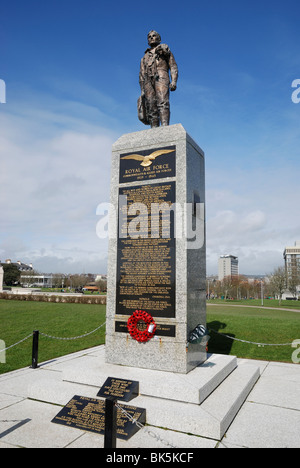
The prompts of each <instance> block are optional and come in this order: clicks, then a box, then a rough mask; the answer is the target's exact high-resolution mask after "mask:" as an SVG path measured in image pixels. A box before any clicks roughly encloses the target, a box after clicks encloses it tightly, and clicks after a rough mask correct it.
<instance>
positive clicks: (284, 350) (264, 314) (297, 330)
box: [207, 301, 300, 363]
mask: <svg viewBox="0 0 300 468" xmlns="http://www.w3.org/2000/svg"><path fill="white" fill-rule="evenodd" d="M246 302H247V301H243V302H242V303H241V304H244V305H246V304H245V303H246ZM271 302H272V304H273V303H274V302H275V301H271ZM292 302H293V301H292ZM210 303H213V301H210ZM249 303H250V305H255V304H254V303H253V301H249ZM233 304H234V305H237V302H236V301H232V305H233ZM266 306H268V307H270V305H269V304H266ZM293 308H295V307H293ZM207 324H208V328H210V329H213V330H215V331H217V332H219V333H222V334H226V335H229V336H231V337H233V338H238V339H242V340H246V341H251V342H256V343H273V344H279V343H292V342H293V341H294V340H296V339H300V311H299V312H289V311H287V310H284V309H279V308H278V309H275V310H270V309H264V308H262V307H257V308H252V307H247V308H246V307H229V301H228V302H227V303H226V304H224V307H222V306H220V305H218V306H213V305H209V306H208V307H207ZM210 336H211V339H210V341H209V347H208V350H209V352H211V353H220V354H231V355H234V356H237V357H242V358H250V359H261V360H267V361H284V362H290V363H292V360H291V356H292V353H293V351H295V349H293V348H292V347H291V346H264V347H261V346H257V345H253V344H248V343H241V342H239V341H233V340H231V339H228V338H226V337H223V336H220V335H218V334H216V333H213V332H211V333H210Z"/></svg>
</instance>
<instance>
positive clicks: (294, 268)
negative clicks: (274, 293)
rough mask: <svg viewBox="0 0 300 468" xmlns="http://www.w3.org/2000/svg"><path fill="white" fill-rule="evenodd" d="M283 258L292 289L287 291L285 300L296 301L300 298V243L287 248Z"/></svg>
mask: <svg viewBox="0 0 300 468" xmlns="http://www.w3.org/2000/svg"><path fill="white" fill-rule="evenodd" d="M283 258H284V261H285V271H286V278H287V285H288V288H289V289H290V291H289V290H287V291H286V293H285V294H284V296H283V299H291V298H293V299H296V298H298V297H299V296H300V241H296V242H295V245H294V246H293V247H286V248H285V250H284V252H283ZM291 286H292V287H291Z"/></svg>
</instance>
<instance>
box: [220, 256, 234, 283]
mask: <svg viewBox="0 0 300 468" xmlns="http://www.w3.org/2000/svg"><path fill="white" fill-rule="evenodd" d="M218 273H219V274H218V279H219V281H222V280H223V279H224V278H226V276H238V274H239V260H238V257H235V256H234V255H221V257H220V258H219V269H218Z"/></svg>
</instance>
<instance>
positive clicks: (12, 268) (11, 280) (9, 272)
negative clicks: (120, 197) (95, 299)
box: [2, 263, 21, 286]
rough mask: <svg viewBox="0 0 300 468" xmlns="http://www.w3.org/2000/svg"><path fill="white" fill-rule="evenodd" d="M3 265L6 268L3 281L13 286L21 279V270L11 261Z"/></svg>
mask: <svg viewBox="0 0 300 468" xmlns="http://www.w3.org/2000/svg"><path fill="white" fill-rule="evenodd" d="M2 266H3V270H4V278H3V282H4V284H6V286H13V285H14V284H16V283H18V282H19V281H20V276H21V272H20V271H19V269H18V267H17V266H16V265H12V264H10V263H9V264H5V265H2Z"/></svg>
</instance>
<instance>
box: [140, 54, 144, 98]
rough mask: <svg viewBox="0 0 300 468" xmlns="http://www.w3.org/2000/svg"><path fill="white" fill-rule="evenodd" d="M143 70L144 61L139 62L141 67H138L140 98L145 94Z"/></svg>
mask: <svg viewBox="0 0 300 468" xmlns="http://www.w3.org/2000/svg"><path fill="white" fill-rule="evenodd" d="M144 70H145V68H144V61H143V59H142V60H141V65H140V74H139V83H140V87H141V92H142V96H143V95H144V94H145V87H144V82H145V71H144Z"/></svg>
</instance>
